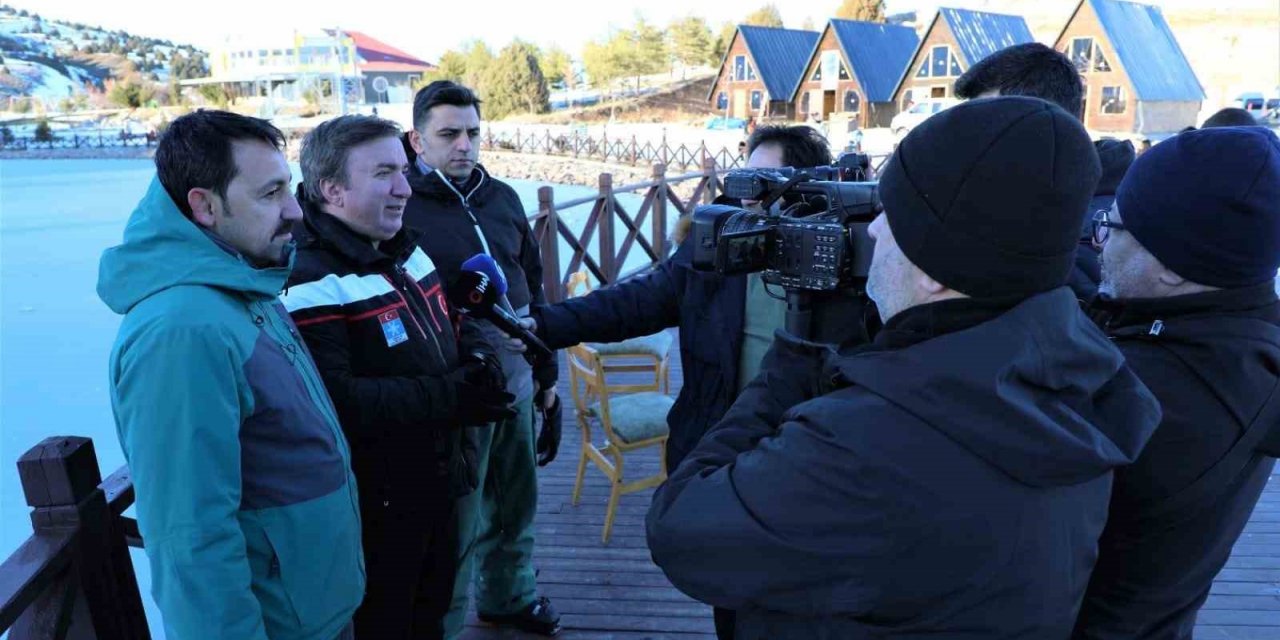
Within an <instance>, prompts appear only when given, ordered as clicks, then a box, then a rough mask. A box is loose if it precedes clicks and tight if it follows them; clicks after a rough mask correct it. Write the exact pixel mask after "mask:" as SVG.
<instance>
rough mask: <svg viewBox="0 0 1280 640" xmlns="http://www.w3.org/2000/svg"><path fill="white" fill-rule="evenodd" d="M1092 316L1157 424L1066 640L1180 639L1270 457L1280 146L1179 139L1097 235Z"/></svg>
mask: <svg viewBox="0 0 1280 640" xmlns="http://www.w3.org/2000/svg"><path fill="white" fill-rule="evenodd" d="M1093 232H1094V242H1095V243H1097V244H1098V245H1099V246H1100V248H1101V250H1102V254H1101V257H1102V282H1101V285H1100V287H1099V299H1098V300H1097V301H1096V302H1095V304H1094V308H1095V309H1096V310H1097V311H1098V312H1099V314H1100V316H1101V319H1102V320H1103V328H1104V330H1105V331H1106V332H1107V333H1108V335H1110V336H1111V338H1112V340H1113V341H1114V342H1115V344H1116V346H1118V347H1119V348H1120V350H1121V351H1122V352H1123V353H1124V355H1125V358H1126V359H1127V360H1128V363H1129V366H1131V367H1132V368H1133V370H1134V371H1135V372H1136V373H1137V374H1138V376H1139V377H1140V378H1141V379H1142V381H1143V382H1144V383H1146V385H1147V386H1148V387H1149V388H1150V389H1151V391H1152V392H1153V393H1154V394H1155V396H1156V398H1157V399H1159V400H1160V403H1161V405H1162V408H1163V413H1164V417H1163V418H1162V421H1161V424H1160V427H1159V428H1158V429H1157V430H1156V433H1155V435H1154V436H1153V437H1152V438H1151V440H1150V442H1149V443H1148V444H1147V446H1146V448H1145V449H1144V450H1143V452H1142V455H1141V456H1140V457H1139V458H1138V460H1137V462H1135V463H1134V464H1133V465H1132V466H1130V467H1127V468H1123V469H1119V470H1117V471H1116V477H1115V486H1114V489H1113V492H1112V498H1111V509H1110V516H1109V518H1108V520H1107V527H1106V529H1105V531H1104V532H1103V535H1102V538H1101V540H1100V542H1099V557H1098V563H1097V565H1096V567H1095V569H1094V572H1093V575H1092V578H1091V580H1090V583H1089V589H1088V591H1087V593H1086V596H1085V601H1084V604H1083V606H1082V608H1081V613H1080V617H1079V620H1078V621H1077V624H1076V629H1075V637H1076V638H1126V639H1133V638H1162V639H1164V638H1168V639H1182V638H1191V636H1192V632H1193V630H1194V627H1195V620H1196V612H1197V611H1198V610H1199V608H1200V606H1201V605H1202V604H1204V601H1205V598H1206V597H1207V596H1208V594H1209V588H1210V586H1211V584H1212V582H1213V578H1214V576H1215V575H1217V573H1218V571H1219V570H1220V569H1222V567H1223V565H1224V564H1225V563H1226V561H1227V556H1228V555H1230V553H1231V548H1232V546H1233V545H1234V544H1235V541H1236V539H1237V538H1239V536H1240V533H1241V531H1242V530H1243V529H1244V526H1245V523H1246V522H1247V521H1248V519H1249V515H1250V513H1251V512H1252V511H1253V507H1254V504H1255V503H1256V502H1257V500H1258V497H1259V495H1260V494H1261V492H1262V489H1263V487H1264V486H1265V485H1266V483H1267V478H1268V476H1269V475H1270V474H1271V470H1272V466H1273V465H1274V460H1272V459H1271V457H1270V456H1272V455H1274V454H1275V453H1276V452H1277V450H1280V447H1277V442H1280V428H1277V427H1276V423H1277V422H1280V303H1277V299H1276V294H1275V292H1274V291H1273V290H1272V278H1273V276H1274V275H1275V273H1276V268H1277V266H1280V142H1277V140H1276V138H1275V136H1274V135H1273V134H1272V133H1271V132H1269V131H1267V130H1266V129H1263V128H1261V127H1229V128H1220V129H1204V130H1200V131H1192V132H1188V133H1183V134H1181V135H1179V136H1177V137H1176V138H1173V139H1171V140H1169V141H1166V142H1163V143H1161V144H1159V145H1157V146H1156V147H1154V148H1152V149H1151V151H1149V152H1148V153H1146V154H1143V155H1142V156H1141V157H1139V158H1138V160H1137V161H1136V162H1135V163H1134V164H1133V166H1132V167H1131V168H1130V170H1129V172H1128V174H1127V175H1126V177H1125V179H1124V181H1123V182H1122V183H1121V184H1120V188H1119V190H1118V192H1117V194H1116V202H1115V204H1114V205H1113V206H1112V208H1111V209H1110V210H1109V211H1102V212H1099V213H1098V215H1097V216H1096V218H1095V220H1094V229H1093Z"/></svg>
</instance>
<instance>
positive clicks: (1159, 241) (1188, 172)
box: [1116, 127, 1280, 288]
mask: <svg viewBox="0 0 1280 640" xmlns="http://www.w3.org/2000/svg"><path fill="white" fill-rule="evenodd" d="M1116 204H1117V206H1118V207H1119V209H1120V220H1121V222H1122V223H1123V224H1124V226H1125V228H1126V229H1127V230H1128V231H1129V232H1130V233H1132V234H1133V237H1134V238H1135V239H1136V240H1137V241H1138V243H1139V244H1141V245H1142V246H1143V247H1145V248H1146V249H1147V251H1150V252H1151V254H1152V255H1154V256H1155V257H1156V258H1158V259H1159V260H1160V262H1161V263H1162V264H1164V266H1166V267H1169V268H1170V269H1172V270H1173V272H1174V273H1176V274H1178V275H1180V276H1182V277H1184V278H1186V279H1188V280H1191V281H1192V282H1197V283H1200V284H1206V285H1209V286H1213V287H1222V288H1235V287H1248V286H1252V285H1255V284H1260V283H1263V282H1266V281H1268V280H1270V279H1272V278H1274V277H1275V275H1276V268H1277V267H1278V266H1280V140H1277V139H1276V134H1274V133H1272V132H1271V131H1270V130H1268V129H1266V128H1263V127H1219V128H1210V129H1200V130H1198V131H1189V132H1187V133H1182V134H1179V135H1178V136H1176V137H1174V138H1170V139H1169V140H1165V141H1164V142H1161V143H1160V144H1158V145H1155V146H1154V147H1152V148H1151V150H1150V151H1148V152H1146V153H1145V154H1143V155H1142V157H1140V158H1138V160H1137V162H1134V163H1133V166H1132V167H1130V168H1129V173H1128V174H1126V175H1125V178H1124V181H1123V182H1121V183H1120V189H1119V190H1118V191H1116Z"/></svg>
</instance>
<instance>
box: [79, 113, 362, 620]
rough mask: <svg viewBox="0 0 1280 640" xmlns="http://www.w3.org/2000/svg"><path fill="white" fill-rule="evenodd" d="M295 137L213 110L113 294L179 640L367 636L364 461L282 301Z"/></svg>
mask: <svg viewBox="0 0 1280 640" xmlns="http://www.w3.org/2000/svg"><path fill="white" fill-rule="evenodd" d="M283 142H284V141H283V137H282V136H281V134H280V131H279V130H277V129H276V128H275V127H273V126H271V124H269V123H267V122H266V121H264V120H258V119H256V118H247V117H244V116H239V115H236V114H232V113H226V112H219V111H197V112H195V113H192V114H189V115H186V116H183V117H181V118H178V119H177V120H174V121H173V123H172V124H171V125H170V127H169V129H168V130H167V131H166V132H165V135H164V137H163V138H162V139H161V141H160V144H159V146H158V147H157V150H156V169H157V177H156V179H154V180H152V182H151V186H150V188H149V189H148V190H147V194H146V195H145V196H144V197H143V199H142V201H141V202H140V203H139V204H138V207H137V208H136V209H135V210H134V212H133V215H132V216H130V218H129V222H128V225H127V226H126V227H125V232H124V242H123V244H121V245H119V246H116V247H113V248H111V249H108V250H107V251H106V253H104V254H103V256H102V262H101V265H100V267H99V274H98V295H99V296H100V297H101V298H102V300H103V301H104V302H106V303H107V305H108V306H109V307H111V309H112V310H113V311H115V312H116V313H120V314H123V315H124V320H123V322H122V323H121V326H120V332H119V335H118V336H117V337H116V342H115V346H114V348H113V349H112V353H111V364H110V367H111V371H110V375H111V402H112V407H113V409H114V412H115V419H116V428H117V432H118V434H119V437H120V443H121V446H122V448H123V449H124V454H125V458H126V459H127V460H128V462H129V467H130V470H131V472H132V474H133V480H134V488H135V491H136V492H137V507H138V526H139V529H140V530H141V533H142V537H143V540H144V542H145V548H146V552H147V556H148V557H149V558H150V560H151V576H152V593H153V594H154V596H155V599H156V602H157V604H158V605H159V606H160V611H161V613H162V614H163V616H164V627H165V631H166V635H167V636H168V637H169V638H170V640H187V639H193V640H194V639H199V640H215V639H227V640H266V639H268V638H269V639H270V640H294V639H299V640H300V639H304V638H305V639H308V640H333V639H334V638H350V637H351V629H350V623H351V616H352V614H353V613H354V612H355V610H356V607H357V606H359V604H360V601H361V598H362V597H363V594H364V580H365V578H364V563H363V559H362V556H361V551H360V521H359V515H358V509H357V501H356V486H355V479H354V477H353V476H352V475H351V464H350V453H349V451H348V448H347V443H346V441H345V440H344V439H343V436H342V432H341V430H340V429H339V427H338V420H337V416H336V413H335V411H334V409H333V405H332V403H331V402H330V400H329V396H328V394H327V393H326V392H325V387H324V384H323V383H322V382H321V380H320V376H319V375H318V373H317V372H316V369H315V366H314V365H313V364H312V361H311V356H310V354H309V353H308V352H307V349H306V346H305V345H304V344H303V342H302V340H301V339H300V338H299V336H298V332H297V330H296V329H295V328H294V325H293V322H292V321H291V320H290V319H289V315H288V314H287V313H286V312H285V311H284V308H283V307H282V306H281V304H280V302H279V300H278V299H277V297H276V294H277V293H278V292H279V291H280V290H281V289H282V288H283V287H284V283H285V280H286V278H287V277H288V275H289V271H290V268H291V266H292V263H293V253H294V249H293V239H292V234H291V233H290V230H291V229H292V226H293V223H294V222H296V221H297V220H299V219H300V218H301V217H302V212H301V210H300V209H299V207H298V203H297V201H295V200H294V198H293V192H292V191H291V190H290V188H289V182H290V174H289V165H288V163H287V162H286V161H285V158H284V155H283V154H282V153H281V151H280V149H281V148H282V146H283Z"/></svg>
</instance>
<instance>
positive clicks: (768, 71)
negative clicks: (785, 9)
mask: <svg viewBox="0 0 1280 640" xmlns="http://www.w3.org/2000/svg"><path fill="white" fill-rule="evenodd" d="M817 42H818V32H817V31H802V30H799V29H780V28H775V27H756V26H751V25H739V26H738V30H737V32H736V33H734V34H733V41H732V42H730V43H729V48H728V50H726V51H725V54H724V57H723V58H722V59H721V60H720V73H719V74H718V75H717V76H716V81H715V83H714V84H712V85H711V91H710V93H708V94H707V100H708V101H709V102H710V103H711V107H712V108H713V109H715V110H716V112H717V113H719V114H720V115H724V116H728V117H730V118H746V117H748V116H754V117H755V118H756V119H758V120H760V119H765V118H775V119H792V118H794V117H795V110H794V107H793V103H792V102H791V95H792V93H793V92H794V90H795V87H796V82H797V81H798V80H799V79H800V74H801V72H803V71H804V67H805V63H807V62H808V61H809V54H810V53H812V52H813V47H814V45H815V44H816V43H817Z"/></svg>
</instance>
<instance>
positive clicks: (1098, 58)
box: [1053, 0, 1205, 136]
mask: <svg viewBox="0 0 1280 640" xmlns="http://www.w3.org/2000/svg"><path fill="white" fill-rule="evenodd" d="M1053 46H1054V48H1055V49H1057V50H1058V51H1061V52H1063V53H1064V54H1066V56H1067V57H1068V58H1070V59H1071V60H1072V62H1074V63H1075V65H1076V69H1078V70H1079V71H1080V75H1081V77H1083V78H1084V82H1085V96H1084V125H1085V127H1086V128H1088V129H1089V130H1091V131H1098V132H1107V133H1137V134H1142V135H1148V136H1152V135H1154V136H1162V135H1165V134H1172V133H1177V132H1178V131H1179V130H1181V129H1182V128H1183V127H1186V126H1189V125H1194V124H1195V123H1196V118H1197V117H1198V114H1199V113H1200V106H1201V104H1202V103H1203V101H1204V98H1205V95H1204V89H1203V88H1202V87H1201V86H1200V81H1199V80H1198V79H1197V78H1196V74H1195V71H1193V70H1192V69H1191V63H1189V62H1188V61H1187V57H1186V56H1185V55H1184V54H1183V53H1182V47H1180V46H1179V45H1178V40H1177V38H1175V37H1174V35H1173V31H1172V30H1171V29H1170V28H1169V23H1168V22H1166V21H1165V19H1164V14H1163V13H1162V12H1161V11H1160V8H1159V7H1155V6H1151V5H1146V4H1138V3H1135V2H1122V1H1120V0H1081V1H1080V4H1078V5H1077V6H1076V9H1075V11H1074V12H1073V13H1072V14H1071V19H1070V20H1068V21H1067V24H1066V26H1065V27H1063V29H1062V33H1060V34H1059V35H1058V37H1057V39H1056V40H1055V41H1054V45H1053Z"/></svg>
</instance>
